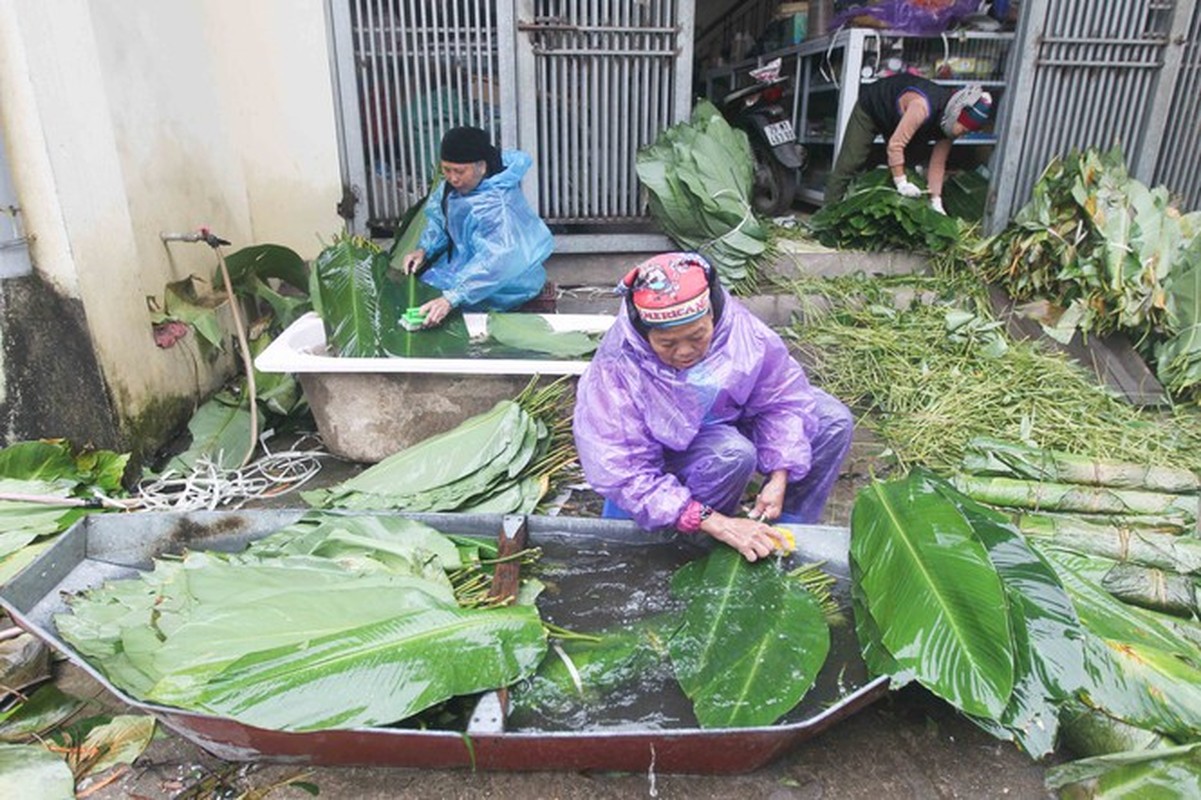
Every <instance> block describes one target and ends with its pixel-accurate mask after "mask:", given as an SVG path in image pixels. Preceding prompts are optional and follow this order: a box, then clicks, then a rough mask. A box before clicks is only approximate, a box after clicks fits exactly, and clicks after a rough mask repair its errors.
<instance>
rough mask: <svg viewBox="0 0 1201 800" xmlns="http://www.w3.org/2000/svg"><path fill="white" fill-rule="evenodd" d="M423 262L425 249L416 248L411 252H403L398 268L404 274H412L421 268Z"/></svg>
mask: <svg viewBox="0 0 1201 800" xmlns="http://www.w3.org/2000/svg"><path fill="white" fill-rule="evenodd" d="M424 263H425V251H424V250H421V249H417V250H414V251H413V252H411V253H405V257H404V259H403V260H402V261H401V262H400V268H401V270H402V271H403V272H404V274H405V275H412V274H413V273H415V272H417V270H419V269H421V265H422V264H424Z"/></svg>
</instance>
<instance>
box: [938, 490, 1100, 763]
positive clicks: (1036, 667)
mask: <svg viewBox="0 0 1201 800" xmlns="http://www.w3.org/2000/svg"><path fill="white" fill-rule="evenodd" d="M938 485H939V491H940V492H941V493H942V494H943V496H944V497H946V498H947V499H948V500H950V501H951V502H953V503H955V505H956V506H958V507H959V510H960V513H962V514H963V515H964V518H965V519H967V520H968V522H969V524H970V525H971V526H972V530H973V531H974V532H975V534H976V537H977V538H978V539H979V540H980V541H981V542H982V543H983V544H984V546H985V547H986V548H987V550H988V557H989V559H990V560H991V561H992V563H993V566H995V567H996V568H997V574H998V575H999V576H1000V578H1001V584H1002V585H1003V586H1004V587H1005V593H1006V596H1007V597H1008V598H1009V607H1010V612H1011V613H1010V624H1011V625H1012V628H1013V633H1014V656H1015V665H1014V666H1015V673H1014V686H1013V694H1012V696H1011V697H1010V702H1009V706H1008V707H1007V708H1006V709H1005V711H1004V713H1003V714H1001V716H1000V717H999V718H998V719H997V720H996V722H997V723H999V724H1000V725H1001V726H1002V727H1003V728H1005V729H1007V730H1009V731H1010V732H1011V733H1012V734H1013V736H1014V738H1015V739H1016V740H1017V742H1018V744H1019V745H1020V746H1021V747H1022V749H1023V750H1025V751H1026V752H1027V753H1028V754H1029V755H1030V756H1031V757H1033V758H1041V757H1043V756H1044V755H1047V754H1048V753H1050V752H1051V751H1052V750H1054V749H1055V739H1056V731H1057V728H1058V720H1059V705H1060V704H1061V703H1063V702H1064V701H1066V700H1068V699H1069V698H1071V697H1072V696H1074V695H1075V693H1076V692H1077V691H1079V690H1080V688H1081V687H1083V686H1084V684H1085V682H1086V680H1087V675H1086V673H1085V670H1084V647H1083V637H1084V632H1083V630H1082V628H1081V626H1080V620H1079V619H1078V618H1077V616H1076V611H1075V608H1074V607H1073V606H1072V601H1071V598H1070V597H1068V594H1067V591H1066V590H1065V589H1064V588H1063V585H1062V584H1061V583H1060V581H1059V578H1058V577H1057V576H1056V574H1055V570H1054V568H1053V567H1052V566H1051V565H1050V564H1048V563H1047V562H1046V561H1045V560H1044V559H1043V558H1042V556H1040V555H1039V554H1038V553H1037V552H1036V551H1034V550H1032V549H1031V548H1030V547H1029V546H1028V545H1027V544H1026V541H1025V539H1024V538H1023V537H1022V535H1021V534H1020V533H1019V532H1018V531H1017V530H1016V529H1015V528H1014V527H1013V525H1012V524H1010V522H1009V521H1008V517H1007V516H1005V515H1003V514H1000V513H997V512H994V511H992V510H991V509H988V508H985V507H984V506H982V505H980V504H979V503H976V502H975V501H973V500H971V499H970V498H969V497H967V496H965V495H963V494H960V493H959V492H957V491H956V490H955V489H953V488H951V486H950V485H949V484H938ZM984 727H986V728H989V729H992V728H993V726H992V725H990V724H988V723H985V725H984Z"/></svg>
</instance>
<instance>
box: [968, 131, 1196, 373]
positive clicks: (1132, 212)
mask: <svg viewBox="0 0 1201 800" xmlns="http://www.w3.org/2000/svg"><path fill="white" fill-rule="evenodd" d="M1198 231H1201V212H1194V213H1192V214H1187V215H1182V214H1180V212H1179V211H1177V210H1176V209H1175V208H1174V207H1173V206H1172V203H1171V196H1170V194H1169V191H1168V190H1167V189H1166V188H1164V187H1157V188H1154V189H1150V188H1148V187H1147V186H1145V185H1144V184H1142V183H1140V182H1139V181H1137V180H1135V179H1133V178H1131V177H1130V176H1129V174H1128V173H1127V171H1126V165H1125V161H1124V159H1123V156H1122V153H1121V150H1120V149H1119V148H1114V149H1113V150H1110V151H1109V152H1100V151H1098V150H1096V149H1089V150H1085V151H1083V152H1080V151H1072V152H1071V153H1070V154H1069V155H1068V156H1067V157H1066V158H1062V159H1056V160H1054V161H1052V162H1051V164H1049V165H1048V166H1047V168H1046V170H1044V172H1043V174H1042V177H1040V178H1039V181H1038V183H1036V184H1035V186H1034V189H1033V192H1032V198H1031V200H1030V202H1029V203H1027V204H1026V206H1024V207H1023V208H1022V209H1021V211H1019V212H1018V213H1017V214H1016V215H1015V216H1014V219H1013V221H1012V222H1011V223H1010V224H1009V226H1007V227H1006V228H1005V230H1003V231H1002V232H1001V233H999V234H998V235H996V236H994V237H992V238H991V239H987V240H984V241H983V242H981V243H979V244H978V245H977V246H976V247H975V248H974V249H973V251H972V253H971V257H972V259H973V260H974V262H975V263H976V265H977V267H978V269H979V270H980V273H981V274H982V275H983V277H984V278H985V279H987V280H989V281H991V282H995V283H998V284H1000V285H1002V286H1004V287H1005V288H1006V290H1007V291H1008V292H1009V293H1010V294H1011V295H1012V296H1013V297H1015V298H1018V299H1029V298H1035V297H1037V298H1045V299H1048V300H1050V301H1052V303H1054V304H1055V305H1056V306H1057V307H1058V308H1059V309H1062V314H1063V316H1062V318H1060V319H1059V320H1056V321H1055V326H1054V327H1055V328H1057V329H1059V330H1061V331H1063V332H1064V335H1066V336H1070V335H1071V333H1072V332H1074V331H1075V330H1081V331H1083V332H1085V333H1086V334H1087V333H1098V334H1106V333H1111V332H1114V331H1121V332H1123V333H1126V334H1129V335H1130V336H1131V337H1132V338H1133V339H1134V340H1135V341H1138V342H1143V343H1145V344H1146V346H1147V355H1156V354H1158V355H1157V358H1158V362H1159V366H1158V372H1159V378H1160V381H1161V382H1162V383H1163V384H1164V385H1165V386H1166V387H1167V388H1168V389H1169V391H1172V392H1173V393H1175V394H1179V393H1181V392H1183V391H1186V390H1188V389H1190V388H1191V387H1193V386H1196V385H1197V384H1198V382H1199V380H1201V370H1199V369H1198V366H1197V364H1198V363H1199V362H1201V355H1199V354H1198V350H1199V349H1201V341H1198V340H1197V336H1196V333H1195V332H1194V330H1193V328H1194V326H1195V324H1196V323H1197V322H1198V320H1199V318H1201V311H1199V308H1201V305H1199V303H1201V293H1199V292H1198V291H1197V283H1198V274H1197V271H1198V269H1201V267H1198V264H1199V263H1201V245H1198V244H1197V243H1196V241H1195V240H1196V238H1197V234H1198ZM1173 337H1175V338H1173ZM1168 339H1173V341H1172V342H1171V344H1170V345H1165V344H1163V343H1164V342H1165V341H1166V340H1168ZM1156 345H1158V347H1156Z"/></svg>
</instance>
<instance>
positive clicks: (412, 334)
mask: <svg viewBox="0 0 1201 800" xmlns="http://www.w3.org/2000/svg"><path fill="white" fill-rule="evenodd" d="M441 296H442V292H440V291H439V290H438V289H436V288H435V287H433V286H430V285H429V284H427V283H424V282H423V281H420V280H418V279H417V278H416V277H415V276H409V277H407V278H404V279H403V280H401V281H400V282H399V283H396V282H393V281H391V280H385V281H384V282H383V285H382V287H381V288H380V302H381V304H382V307H383V310H384V319H383V321H382V322H381V325H380V346H381V347H382V348H383V354H384V355H389V356H403V357H405V358H468V357H471V356H474V355H475V354H476V353H475V350H474V349H473V348H472V342H471V337H470V336H469V335H468V333H467V323H466V322H465V321H464V320H463V314H462V312H460V311H458V310H452V311H451V312H450V315H449V316H448V317H447V318H446V319H445V320H443V321H442V324H441V325H438V326H437V327H434V328H419V329H418V330H415V331H410V330H407V329H405V328H404V326H402V325H401V324H400V323H399V321H398V320H399V315H402V314H403V312H404V309H407V308H417V307H419V306H421V305H423V304H425V303H426V302H428V301H430V300H433V299H435V298H437V297H441Z"/></svg>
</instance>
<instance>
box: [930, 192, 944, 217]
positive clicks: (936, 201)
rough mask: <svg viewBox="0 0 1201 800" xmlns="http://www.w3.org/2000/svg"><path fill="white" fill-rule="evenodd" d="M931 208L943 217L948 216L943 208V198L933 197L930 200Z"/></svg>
mask: <svg viewBox="0 0 1201 800" xmlns="http://www.w3.org/2000/svg"><path fill="white" fill-rule="evenodd" d="M930 208H932V209H934V210H935V211H937V212H938V213H939V214H942V215H943V216H946V214H947V210H946V209H945V208H943V207H942V198H941V197H931V198H930Z"/></svg>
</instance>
